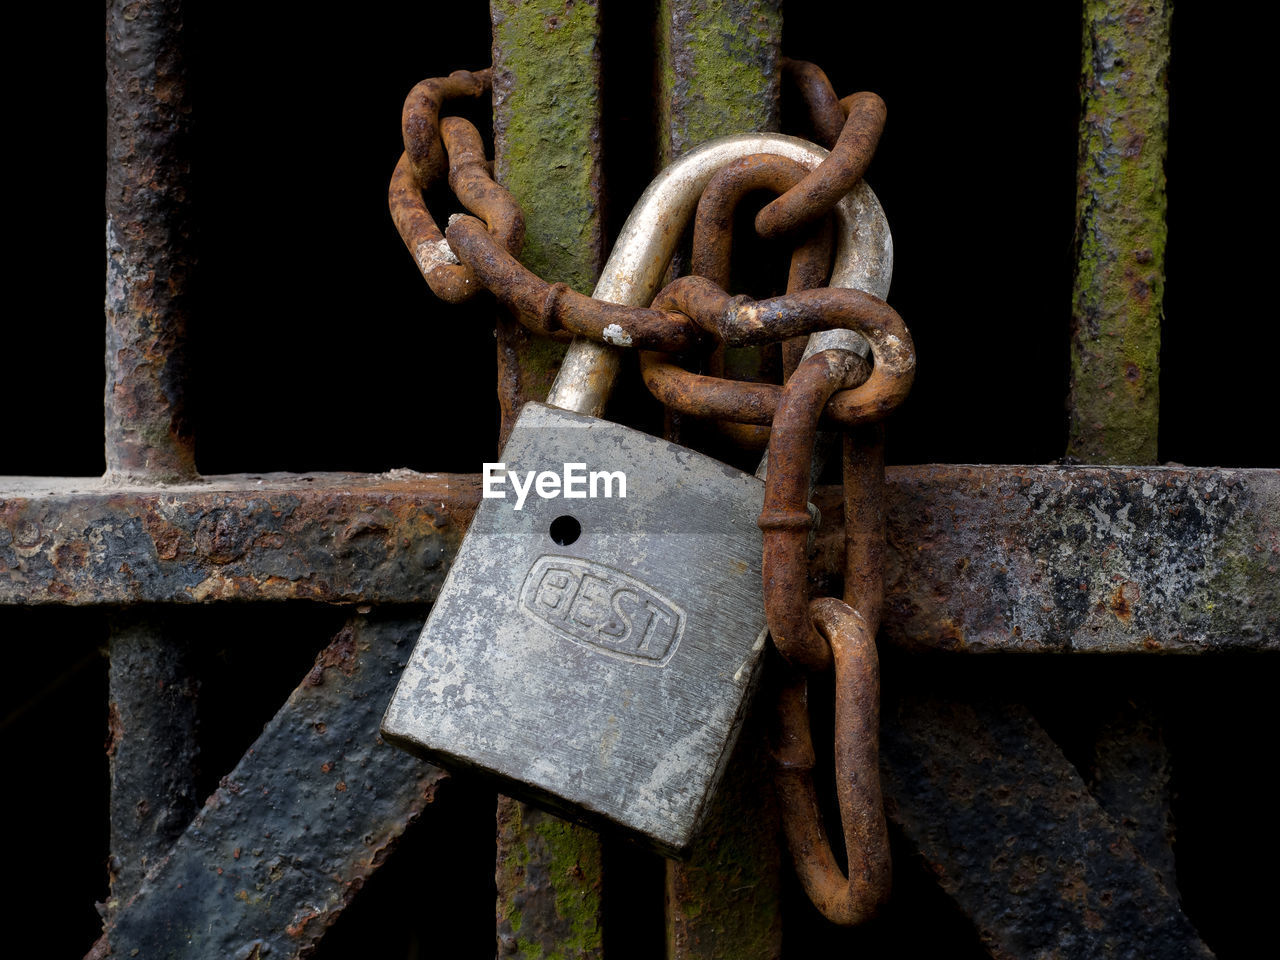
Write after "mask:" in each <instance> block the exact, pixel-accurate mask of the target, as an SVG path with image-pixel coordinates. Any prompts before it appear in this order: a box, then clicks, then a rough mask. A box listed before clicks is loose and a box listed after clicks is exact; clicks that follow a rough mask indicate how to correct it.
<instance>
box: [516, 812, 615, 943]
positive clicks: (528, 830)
mask: <svg viewBox="0 0 1280 960" xmlns="http://www.w3.org/2000/svg"><path fill="white" fill-rule="evenodd" d="M602 876H603V869H602V866H601V845H600V838H599V837H598V836H597V835H596V834H595V833H594V832H593V831H591V830H589V829H587V828H586V827H581V826H578V825H577V824H573V823H569V822H568V821H565V820H561V819H560V818H559V817H557V816H555V815H554V814H550V813H547V812H546V811H545V810H540V809H539V808H537V807H533V806H530V805H528V804H526V803H521V802H520V801H518V800H513V799H511V798H510V797H499V798H498V869H497V882H498V906H497V936H498V953H497V955H498V956H499V957H543V956H548V957H562V958H564V960H585V958H591V957H599V956H600V955H601V947H602V936H603V929H602V926H601V917H600V900H601V896H602V892H603V891H602V887H601V878H602Z"/></svg>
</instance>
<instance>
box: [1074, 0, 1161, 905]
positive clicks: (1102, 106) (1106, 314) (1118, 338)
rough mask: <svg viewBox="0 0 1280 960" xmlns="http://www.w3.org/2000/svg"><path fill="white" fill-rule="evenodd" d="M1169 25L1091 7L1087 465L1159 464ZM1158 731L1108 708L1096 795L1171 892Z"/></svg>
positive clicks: (1142, 709)
mask: <svg viewBox="0 0 1280 960" xmlns="http://www.w3.org/2000/svg"><path fill="white" fill-rule="evenodd" d="M1171 16H1172V3H1170V2H1169V0H1157V2H1156V3H1154V4H1148V5H1134V4H1130V3H1122V2H1119V0H1086V2H1085V4H1084V31H1083V34H1084V40H1083V66H1082V71H1083V76H1082V83H1081V87H1082V90H1083V103H1082V109H1081V117H1080V159H1079V167H1078V180H1079V188H1078V189H1079V192H1078V194H1077V197H1076V211H1077V224H1076V277H1075V289H1074V293H1073V301H1072V338H1071V389H1070V396H1069V398H1068V415H1069V420H1070V434H1069V440H1068V451H1067V452H1068V453H1069V454H1070V455H1071V456H1074V457H1077V458H1079V459H1081V460H1084V461H1086V462H1089V463H1123V464H1143V463H1155V462H1156V459H1157V449H1156V440H1157V428H1158V424H1159V400H1160V394H1159V377H1160V368H1159V363H1160V315H1161V309H1162V298H1163V294H1164V251H1165V241H1166V237H1167V233H1168V230H1167V225H1166V222H1165V211H1166V206H1167V204H1166V200H1165V176H1164V160H1165V154H1166V152H1167V146H1168V126H1169V95H1168V86H1167V79H1168V71H1169V31H1170V20H1171ZM1161 726H1162V724H1161V720H1160V717H1159V716H1158V715H1157V713H1156V711H1155V709H1154V708H1153V707H1152V706H1151V705H1150V704H1149V703H1145V702H1142V701H1141V700H1134V699H1131V698H1129V697H1125V698H1123V699H1122V700H1121V701H1120V702H1117V703H1115V704H1113V705H1112V710H1111V713H1110V715H1109V716H1108V718H1107V720H1106V721H1105V722H1104V723H1103V724H1102V726H1101V727H1099V729H1098V731H1097V733H1096V736H1095V742H1094V757H1093V761H1094V762H1093V771H1094V772H1093V778H1092V782H1091V784H1090V787H1091V790H1092V792H1093V794H1094V796H1095V798H1096V799H1097V800H1098V802H1099V803H1100V804H1101V805H1102V807H1103V809H1104V810H1106V812H1107V813H1108V814H1109V815H1110V816H1111V817H1112V819H1114V820H1115V822H1116V823H1117V824H1118V825H1120V827H1121V829H1122V830H1123V831H1124V833H1125V834H1126V836H1128V838H1129V839H1130V840H1131V841H1133V843H1134V845H1135V846H1136V847H1137V848H1138V849H1139V850H1140V851H1141V853H1142V855H1143V857H1144V859H1145V860H1146V861H1147V863H1148V864H1149V865H1150V866H1151V867H1152V869H1153V870H1154V871H1156V873H1157V874H1158V875H1159V876H1160V877H1161V879H1162V880H1163V881H1164V883H1165V886H1166V887H1167V889H1168V890H1169V891H1171V892H1173V891H1175V889H1176V888H1175V872H1174V868H1173V853H1172V848H1171V846H1170V843H1169V841H1170V838H1171V836H1172V782H1171V768H1170V760H1169V754H1168V750H1167V748H1166V747H1165V744H1164V739H1163V737H1162V735H1161ZM1139 760H1140V761H1141V762H1140V763H1139V762H1138V761H1139Z"/></svg>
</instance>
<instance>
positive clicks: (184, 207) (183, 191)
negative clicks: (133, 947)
mask: <svg viewBox="0 0 1280 960" xmlns="http://www.w3.org/2000/svg"><path fill="white" fill-rule="evenodd" d="M106 57H107V161H108V162H107V189H106V213H107V238H106V239H107V290H106V327H107V356H106V368H107V378H106V397H105V400H106V455H107V476H108V477H114V478H118V479H119V480H120V481H122V482H128V481H130V480H135V479H147V480H171V481H172V480H186V479H190V478H192V477H194V476H195V473H196V470H195V454H194V444H193V441H192V437H191V433H190V431H189V430H188V428H187V422H186V418H185V415H184V410H183V398H182V388H183V382H182V381H183V359H182V358H183V340H184V338H185V333H186V288H187V280H188V276H189V273H190V269H191V265H192V262H193V258H192V255H191V225H190V205H189V179H190V178H189V163H188V140H189V132H190V130H189V128H190V107H189V103H188V100H187V95H186V81H185V78H184V76H183V56H182V4H181V2H180V0H142V2H129V3H124V2H121V0H115V2H112V3H109V4H108V5H107V54H106ZM109 651H110V657H111V665H110V671H109V697H110V705H109V708H108V711H109V725H110V731H111V740H110V746H109V748H108V753H109V755H110V767H111V812H110V820H111V871H110V873H111V895H110V898H109V900H108V915H110V914H111V913H112V912H114V909H115V907H116V906H118V905H119V904H120V903H122V902H124V901H125V900H127V899H128V898H129V897H131V896H132V895H133V894H134V893H135V892H136V891H137V889H138V886H139V885H140V884H141V881H142V878H143V876H144V875H145V874H146V871H147V869H148V867H149V866H152V865H154V864H155V863H156V862H157V861H158V860H159V859H160V858H161V857H162V856H163V855H164V853H165V852H166V851H167V850H168V849H169V847H170V845H171V844H172V843H173V841H174V840H176V839H177V837H178V835H179V834H181V832H182V830H183V829H184V828H185V827H186V825H187V823H188V822H189V821H190V819H191V817H192V815H193V814H194V813H195V811H196V807H197V803H196V787H195V758H196V753H197V746H196V742H195V732H196V710H195V698H196V689H197V686H198V684H197V682H196V681H195V680H194V679H193V677H192V676H191V673H190V671H189V670H188V668H187V662H186V659H187V658H186V655H185V648H184V646H183V645H182V644H180V643H178V642H173V641H172V638H170V637H168V636H166V631H165V629H164V627H163V624H162V623H161V622H160V621H159V620H158V619H157V618H155V617H153V616H147V615H138V614H128V615H124V616H122V617H121V618H119V619H118V620H117V621H116V622H115V624H113V631H112V634H111V638H110V642H109Z"/></svg>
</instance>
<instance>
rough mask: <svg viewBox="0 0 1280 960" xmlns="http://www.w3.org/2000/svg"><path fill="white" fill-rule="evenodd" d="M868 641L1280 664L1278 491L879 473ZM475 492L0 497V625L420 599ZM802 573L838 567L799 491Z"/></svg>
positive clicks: (212, 486)
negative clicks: (53, 615) (233, 603)
mask: <svg viewBox="0 0 1280 960" xmlns="http://www.w3.org/2000/svg"><path fill="white" fill-rule="evenodd" d="M886 478H887V489H886V491H885V497H886V506H887V509H888V514H889V537H888V548H887V551H886V574H887V576H886V590H887V593H886V615H885V628H884V629H885V637H886V639H887V640H888V641H890V642H891V643H894V644H898V645H903V646H907V647H912V648H928V649H942V650H952V651H966V652H974V653H981V652H999V651H1018V652H1030V653H1035V652H1049V653H1073V652H1088V653H1155V652H1171V653H1198V652H1227V651H1246V650H1276V649H1280V471H1277V470H1261V469H1259V470H1225V469H1190V468H1183V467H1146V468H1128V467H1126V468H1121V467H1055V466H1040V467H994V466H981V467H977V466H975V467H966V466H921V467H890V468H889V469H888V470H887V471H886ZM479 497H480V485H479V477H478V476H476V475H438V474H415V473H411V472H404V473H400V474H396V475H375V476H363V475H356V474H314V475H308V476H296V475H266V476H264V477H262V478H256V477H240V476H237V477H209V478H206V479H205V481H204V482H203V483H200V484H192V485H181V486H165V487H151V488H147V487H139V488H130V489H127V490H122V489H119V488H116V487H111V486H107V485H104V484H102V483H101V481H95V480H66V479H40V478H13V477H10V478H0V603H8V604H16V603H21V604H46V603H55V604H57V603H61V604H73V605H86V604H102V603H191V602H202V601H212V600H287V599H311V600H322V601H326V602H335V603H395V602H408V603H421V602H429V601H430V600H431V599H432V598H433V597H434V595H435V592H436V590H437V589H438V587H439V585H440V582H441V580H442V579H443V577H444V573H445V571H446V568H447V566H448V563H449V560H450V559H451V558H452V556H453V552H454V551H455V550H456V548H457V544H458V541H459V538H460V535H461V531H462V529H463V528H464V527H465V524H466V522H468V521H469V519H470V517H471V515H472V513H473V511H474V509H475V505H476V503H477V502H478V501H479ZM816 502H817V504H818V506H819V507H820V508H821V509H822V511H823V516H824V517H827V518H829V519H830V523H824V524H823V529H824V530H826V531H827V532H826V533H820V534H819V537H818V542H817V544H816V547H815V551H816V554H815V563H816V567H815V569H816V570H817V571H818V572H819V573H820V574H822V575H824V576H828V577H831V576H835V575H837V571H838V570H839V564H840V563H841V562H842V559H843V534H842V533H841V530H840V523H839V517H840V512H839V495H838V493H837V492H836V491H834V490H832V489H827V488H824V489H820V490H819V491H818V493H817V495H816Z"/></svg>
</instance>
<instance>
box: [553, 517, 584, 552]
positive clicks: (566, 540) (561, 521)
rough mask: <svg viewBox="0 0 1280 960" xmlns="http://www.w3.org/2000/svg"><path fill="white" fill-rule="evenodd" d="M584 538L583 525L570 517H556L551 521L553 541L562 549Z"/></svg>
mask: <svg viewBox="0 0 1280 960" xmlns="http://www.w3.org/2000/svg"><path fill="white" fill-rule="evenodd" d="M580 536H582V524H580V523H579V522H578V521H577V520H575V519H574V518H573V517H571V516H569V515H567V514H566V515H565V516H563V517H556V518H555V519H554V520H552V521H551V539H552V540H554V541H555V542H556V543H558V544H560V546H562V547H567V546H568V545H569V544H571V543H573V542H574V541H575V540H577V539H578V537H580Z"/></svg>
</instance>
